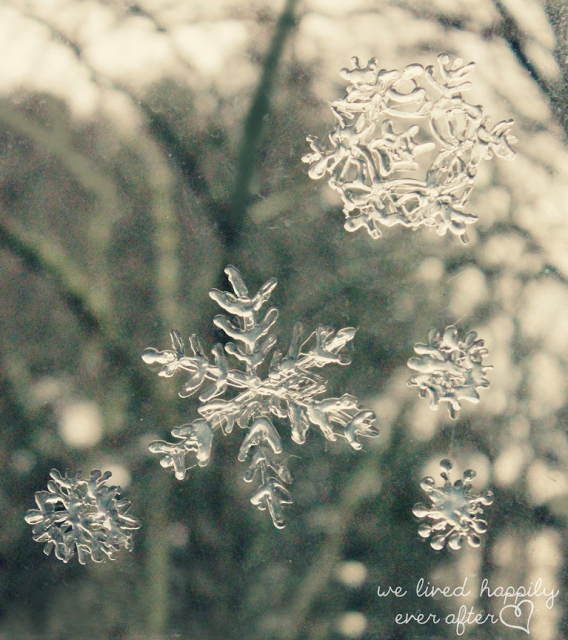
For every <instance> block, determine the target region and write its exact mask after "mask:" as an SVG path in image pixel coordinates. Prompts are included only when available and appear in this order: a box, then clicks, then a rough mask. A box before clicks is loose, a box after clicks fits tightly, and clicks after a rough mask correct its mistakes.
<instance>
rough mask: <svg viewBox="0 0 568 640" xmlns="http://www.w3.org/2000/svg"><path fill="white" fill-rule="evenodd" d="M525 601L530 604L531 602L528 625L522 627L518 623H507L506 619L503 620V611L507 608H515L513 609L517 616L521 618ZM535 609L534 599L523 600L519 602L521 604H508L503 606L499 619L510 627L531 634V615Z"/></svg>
mask: <svg viewBox="0 0 568 640" xmlns="http://www.w3.org/2000/svg"><path fill="white" fill-rule="evenodd" d="M525 602H527V603H528V604H530V608H531V610H530V613H529V618H528V620H527V626H526V627H522V626H521V625H518V624H507V623H506V622H505V620H503V612H504V611H505V610H506V609H513V611H514V612H515V616H516V617H517V618H520V617H521V615H522V611H521V605H523V604H525ZM533 611H534V604H533V603H532V600H521V601H520V602H519V604H508V605H507V606H506V607H503V608H502V609H501V611H500V612H499V619H500V620H501V622H502V623H503V624H504V625H505V626H506V627H509V628H510V629H520V630H521V631H524V632H525V633H528V634H529V635H530V633H531V632H530V631H529V623H530V621H531V617H532V614H533Z"/></svg>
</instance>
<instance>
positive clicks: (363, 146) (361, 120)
mask: <svg viewBox="0 0 568 640" xmlns="http://www.w3.org/2000/svg"><path fill="white" fill-rule="evenodd" d="M352 63H353V66H354V68H353V69H342V70H341V72H340V73H341V76H342V77H343V78H344V79H345V80H347V82H349V85H348V86H347V93H346V95H345V96H344V97H343V98H342V99H340V100H336V101H335V102H333V103H332V110H333V113H334V115H335V117H336V118H337V120H338V122H337V125H336V127H335V129H334V130H333V131H332V132H331V133H330V134H329V143H328V144H322V143H321V142H319V141H318V139H317V138H316V137H315V136H308V138H307V139H308V142H309V143H310V146H311V148H312V152H311V153H309V154H307V155H306V156H304V157H303V158H302V160H303V162H306V163H308V164H309V165H310V168H309V172H308V173H309V176H310V177H311V178H313V179H315V180H317V179H319V178H323V177H324V176H325V175H326V174H328V175H329V176H330V178H329V185H330V186H331V187H332V188H333V189H335V190H336V191H338V192H339V194H340V195H341V199H342V201H343V213H344V214H345V217H346V218H347V220H346V222H345V229H347V231H355V230H357V229H359V228H361V227H364V228H366V229H367V231H368V233H369V234H370V235H371V237H373V238H375V239H376V238H380V237H381V235H382V234H381V230H380V225H383V226H386V227H392V226H394V225H397V224H400V225H403V226H405V227H410V228H411V229H417V228H418V227H421V226H428V227H434V228H435V229H436V231H437V232H438V233H439V234H440V235H444V234H445V233H446V231H448V230H449V231H451V232H452V233H454V234H456V235H458V236H459V237H460V238H461V240H462V241H463V242H464V243H467V242H468V238H467V234H466V225H468V224H472V223H473V222H475V221H476V220H477V216H476V215H475V214H473V213H466V212H465V207H466V205H467V203H468V200H469V197H470V194H471V191H472V189H473V184H474V179H475V175H476V173H477V166H478V165H479V163H480V162H481V161H482V160H489V159H491V158H492V157H493V156H494V155H496V156H498V157H499V158H504V159H506V160H512V159H513V158H514V156H515V153H514V151H513V149H512V148H511V144H513V143H515V142H516V141H517V139H516V138H515V136H513V135H512V134H511V133H510V130H511V126H512V125H513V120H506V121H503V122H499V123H498V124H496V125H495V126H491V125H490V123H489V119H488V118H487V117H485V116H484V114H483V108H482V107H481V106H474V105H472V104H469V103H468V102H466V101H465V100H464V98H463V95H462V94H463V93H464V92H465V91H468V90H469V89H470V88H471V86H472V84H471V82H469V80H468V76H469V74H470V73H471V72H472V71H473V70H474V69H475V64H474V63H473V62H470V63H469V64H464V63H463V60H462V59H461V58H456V59H455V60H454V61H453V62H451V59H450V56H449V55H447V54H445V53H441V54H440V55H439V56H438V64H439V74H438V76H437V75H436V74H435V73H434V68H433V67H432V66H429V67H426V69H424V67H423V66H422V65H420V64H411V65H408V66H407V67H406V68H405V69H404V71H403V72H402V73H401V72H399V71H396V70H393V71H387V70H386V69H381V70H379V66H378V62H377V59H376V58H373V59H371V60H369V62H368V64H367V66H366V67H364V68H361V67H360V66H359V60H358V59H357V58H353V59H352ZM391 118H394V119H396V120H399V119H401V120H402V121H404V120H406V121H409V120H410V121H413V122H412V123H409V125H410V126H408V127H406V126H405V125H404V124H403V123H399V122H396V123H395V121H394V120H393V119H391ZM425 122H427V123H428V126H426V127H425V126H422V127H421V125H422V123H425ZM420 156H422V157H423V164H422V166H423V167H424V169H425V170H426V168H427V167H429V168H427V170H426V177H425V180H418V179H416V178H410V177H408V176H407V175H406V174H407V173H408V172H414V171H417V170H418V169H420V166H421V165H420V159H419V158H420Z"/></svg>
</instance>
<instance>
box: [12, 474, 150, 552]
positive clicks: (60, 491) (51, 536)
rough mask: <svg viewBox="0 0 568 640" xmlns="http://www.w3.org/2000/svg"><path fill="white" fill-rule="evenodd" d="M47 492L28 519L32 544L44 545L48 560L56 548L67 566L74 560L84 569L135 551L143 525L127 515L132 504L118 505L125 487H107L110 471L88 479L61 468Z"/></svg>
mask: <svg viewBox="0 0 568 640" xmlns="http://www.w3.org/2000/svg"><path fill="white" fill-rule="evenodd" d="M49 475H50V476H51V478H52V479H51V480H50V481H49V482H48V483H47V489H48V491H37V492H36V494H35V500H36V503H37V506H38V507H39V509H29V510H28V512H27V513H26V516H25V520H26V522H27V523H28V524H31V525H33V529H32V533H33V539H34V540H35V541H36V542H45V543H46V544H45V545H44V547H43V551H44V553H45V554H46V555H49V554H50V553H51V550H52V549H53V548H54V547H55V556H56V558H58V559H59V560H63V562H68V561H69V560H70V559H71V558H72V557H73V556H74V555H75V547H77V556H78V558H79V562H80V563H81V564H86V562H87V560H88V559H89V557H90V558H91V560H93V561H94V562H104V561H105V560H106V558H109V559H110V560H114V559H115V557H116V552H117V551H118V550H119V549H120V547H124V548H125V549H127V550H128V551H132V548H133V541H132V534H131V533H130V531H131V530H134V529H139V528H140V523H139V522H138V520H136V518H133V517H132V516H130V515H128V510H129V509H130V502H129V501H128V500H118V499H117V496H118V494H119V492H120V487H114V486H111V487H107V486H105V482H106V481H107V480H108V479H109V478H110V477H111V475H112V474H111V472H110V471H107V472H105V473H104V474H101V472H100V471H98V470H95V471H91V477H90V479H89V480H83V479H81V472H80V471H79V472H78V473H76V474H75V475H74V476H71V477H69V476H68V475H67V472H66V473H65V476H64V477H62V476H61V475H60V473H59V471H57V470H56V469H53V470H52V471H51V472H50V474H49Z"/></svg>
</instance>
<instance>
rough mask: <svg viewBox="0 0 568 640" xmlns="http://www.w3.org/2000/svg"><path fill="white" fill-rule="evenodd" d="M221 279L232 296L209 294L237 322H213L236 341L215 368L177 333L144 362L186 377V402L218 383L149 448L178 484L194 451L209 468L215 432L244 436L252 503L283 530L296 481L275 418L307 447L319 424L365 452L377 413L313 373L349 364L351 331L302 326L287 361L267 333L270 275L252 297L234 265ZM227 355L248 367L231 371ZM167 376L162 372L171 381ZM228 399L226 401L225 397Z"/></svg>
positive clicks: (217, 351) (218, 352)
mask: <svg viewBox="0 0 568 640" xmlns="http://www.w3.org/2000/svg"><path fill="white" fill-rule="evenodd" d="M225 273H226V274H227V276H228V278H229V281H230V283H231V285H232V287H233V293H229V292H222V291H218V290H217V289H213V290H212V291H211V292H210V296H211V298H212V299H213V300H214V301H215V302H217V304H219V306H220V307H221V308H222V309H224V310H225V311H226V312H227V313H229V314H232V317H227V316H225V315H217V316H215V317H214V319H213V322H214V324H215V325H216V326H217V327H218V328H220V329H221V330H223V331H224V332H225V333H226V334H227V336H229V337H230V338H232V339H233V340H235V342H229V343H227V344H226V345H225V346H224V347H223V346H222V345H220V344H218V345H215V346H214V347H213V349H212V353H213V357H214V364H211V362H210V359H209V358H207V356H206V355H205V353H204V351H203V349H202V348H201V345H200V344H199V341H198V340H197V338H196V337H195V336H192V338H191V339H190V346H191V350H192V355H191V354H190V355H186V354H185V351H184V346H183V341H182V340H181V337H180V335H179V333H178V332H177V331H173V332H172V343H173V350H172V351H165V352H161V351H157V350H156V349H152V348H150V349H146V350H145V351H144V352H143V354H142V358H143V360H144V361H145V362H146V363H147V364H154V363H159V364H163V365H165V366H164V369H165V368H166V367H167V376H166V377H170V376H171V375H173V374H174V373H175V372H176V371H178V370H182V371H189V372H190V374H191V376H190V378H189V380H188V382H187V383H186V384H185V386H184V387H183V388H182V390H181V391H180V395H181V396H182V397H184V396H185V395H189V393H186V392H187V391H189V390H191V393H196V392H197V390H198V389H199V388H200V386H201V385H202V384H203V383H204V382H205V380H212V381H213V384H212V385H210V386H209V387H207V388H206V389H205V391H203V392H202V393H201V394H200V395H199V400H200V402H201V403H202V404H201V406H200V407H199V408H198V412H199V414H200V415H201V419H198V420H195V421H193V422H192V423H190V424H186V425H182V426H181V427H177V428H175V429H173V430H172V435H173V436H174V437H175V438H177V441H176V442H173V443H170V442H166V441H156V442H152V443H151V444H150V451H151V452H153V453H157V454H160V455H161V456H162V458H161V461H160V464H161V465H162V466H163V467H164V468H166V469H173V471H174V474H175V476H176V478H178V479H179V480H182V479H183V478H185V476H186V473H187V471H188V470H189V469H190V468H192V466H195V465H190V464H188V462H187V460H186V457H187V455H188V454H191V455H195V456H196V459H197V464H198V465H199V466H205V465H207V464H208V463H209V460H210V458H211V450H212V444H213V438H214V436H215V433H216V431H218V430H221V431H222V432H223V433H225V434H229V433H231V432H232V431H233V429H234V426H235V424H236V425H238V426H239V427H240V428H241V429H245V430H246V435H245V437H244V439H243V442H242V445H241V448H240V451H239V455H238V459H239V461H241V462H247V461H248V464H249V466H248V470H247V471H246V473H245V477H244V479H245V480H246V481H247V482H252V481H253V480H255V478H256V479H257V480H258V481H259V482H260V486H259V488H258V489H257V491H256V493H255V494H254V495H253V497H252V499H251V502H252V503H253V504H254V505H256V506H258V508H259V509H261V510H268V512H269V513H270V515H271V517H272V521H273V524H274V526H275V527H276V528H282V527H283V526H284V515H283V505H287V504H292V503H293V499H292V496H291V494H290V492H289V491H288V489H286V488H285V487H284V484H290V483H291V482H292V476H291V474H290V472H289V470H288V469H287V468H286V467H285V466H284V465H283V464H282V463H281V462H280V461H279V459H278V456H280V455H281V454H282V453H283V446H282V439H281V437H280V434H279V433H278V428H277V427H278V423H277V422H276V423H275V421H276V420H277V421H279V422H282V421H284V422H288V423H289V424H290V427H291V438H292V440H293V441H294V442H295V443H296V444H303V443H304V442H305V441H306V436H307V433H308V431H309V428H310V426H314V427H317V428H318V429H319V431H321V433H322V434H323V435H324V437H325V438H326V439H328V440H331V441H335V440H337V438H338V437H339V436H341V437H344V438H345V439H346V440H347V441H348V442H349V444H350V445H351V447H353V448H354V449H356V450H358V449H361V447H362V444H361V441H360V438H361V437H375V436H376V435H378V430H377V429H376V428H375V427H374V426H373V422H374V420H375V415H374V414H373V412H372V411H369V410H366V409H364V408H363V407H361V406H359V404H358V401H357V398H355V397H354V396H351V395H349V394H344V395H343V396H341V397H340V398H325V397H323V398H322V397H321V395H322V394H324V393H325V392H326V390H327V382H326V380H325V379H324V378H323V377H322V376H321V375H319V374H318V373H315V372H314V371H313V369H322V368H323V367H325V366H327V365H329V364H339V365H343V366H345V365H348V364H349V363H350V362H351V360H350V358H349V356H348V354H347V353H345V351H344V348H345V346H346V344H347V343H348V342H350V341H351V340H353V338H354V337H355V333H356V330H355V329H354V328H353V327H346V328H344V329H340V330H339V331H337V332H336V331H335V330H333V329H330V328H328V327H324V326H319V327H317V328H316V329H315V331H313V332H312V333H311V334H309V336H308V338H307V339H305V340H303V341H302V334H303V330H302V327H301V325H300V324H297V325H296V326H295V327H294V332H293V336H292V340H291V343H290V347H289V349H288V352H287V354H286V356H283V355H282V352H281V351H278V350H276V351H273V348H274V346H275V344H276V336H275V335H274V334H273V333H271V331H272V329H273V327H274V325H275V323H276V320H277V318H278V310H277V309H276V308H274V307H273V308H270V309H268V311H267V312H266V313H265V314H264V315H262V306H263V305H264V304H265V303H266V302H267V301H268V300H269V298H270V294H271V293H272V291H273V290H274V287H275V286H276V280H275V279H274V278H272V279H271V280H269V281H268V282H267V283H266V284H264V285H263V286H262V287H261V288H260V290H259V292H258V293H257V294H256V295H255V296H250V295H249V292H248V289H247V287H246V285H245V283H244V281H243V279H242V276H241V275H240V273H239V272H238V270H237V269H236V268H235V267H233V266H228V267H227V268H226V269H225ZM236 343H238V344H236ZM271 352H272V357H271V360H270V365H269V366H268V367H267V371H266V373H264V374H263V373H262V371H261V368H264V363H265V361H266V360H267V358H268V356H269V354H270V353H271ZM228 356H230V357H232V358H234V359H235V361H236V363H237V366H239V365H240V366H241V367H244V370H242V369H238V368H234V369H233V368H231V365H230V364H229V359H228ZM164 369H162V370H161V371H160V373H159V375H162V376H164V375H165V374H164V373H162V372H163V371H164ZM225 394H230V395H229V397H226V398H221V396H223V395H225Z"/></svg>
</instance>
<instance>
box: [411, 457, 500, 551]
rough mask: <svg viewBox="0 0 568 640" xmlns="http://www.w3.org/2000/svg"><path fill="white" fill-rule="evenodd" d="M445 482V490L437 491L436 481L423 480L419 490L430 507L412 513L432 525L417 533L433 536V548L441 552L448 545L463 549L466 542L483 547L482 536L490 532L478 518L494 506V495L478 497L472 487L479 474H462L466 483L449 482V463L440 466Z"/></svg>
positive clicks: (420, 504) (415, 508)
mask: <svg viewBox="0 0 568 640" xmlns="http://www.w3.org/2000/svg"><path fill="white" fill-rule="evenodd" d="M440 468H441V469H442V473H441V474H440V475H441V476H442V478H443V480H444V485H443V486H442V487H436V481H435V480H434V478H432V477H431V476H426V477H425V478H423V479H422V482H421V483H420V486H421V487H422V489H423V491H424V492H425V493H426V494H427V495H428V497H429V498H430V503H431V504H430V506H425V505H423V504H422V503H418V504H416V505H414V508H413V509H412V512H413V513H414V515H415V516H416V517H417V518H420V519H423V518H428V519H430V520H431V523H426V522H425V523H423V524H421V525H420V527H419V529H418V533H419V535H420V536H421V537H423V538H429V537H430V536H432V539H431V541H430V546H431V547H432V548H433V549H436V550H437V551H439V550H440V549H443V548H444V546H445V544H446V542H447V543H448V546H449V547H450V549H454V550H455V549H460V548H461V547H462V545H463V542H464V540H467V542H468V544H469V545H470V546H472V547H478V546H479V545H480V544H481V538H480V535H482V534H484V533H485V532H486V531H487V522H486V521H485V520H482V519H481V518H479V516H480V515H481V514H482V513H483V509H482V505H483V506H488V505H491V504H493V492H492V491H485V492H484V493H482V494H480V495H476V494H475V493H474V492H473V489H472V487H471V481H472V480H473V478H475V476H476V473H475V471H473V469H468V470H467V471H465V472H464V474H463V480H456V482H454V484H452V483H451V482H450V475H449V472H450V470H451V468H452V463H451V462H450V460H447V459H444V460H442V461H441V462H440Z"/></svg>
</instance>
